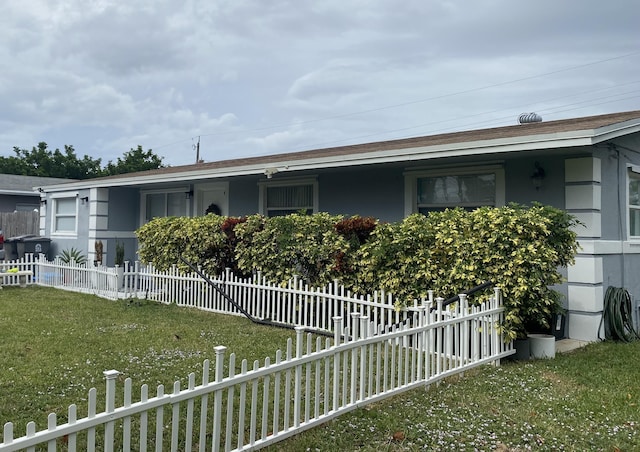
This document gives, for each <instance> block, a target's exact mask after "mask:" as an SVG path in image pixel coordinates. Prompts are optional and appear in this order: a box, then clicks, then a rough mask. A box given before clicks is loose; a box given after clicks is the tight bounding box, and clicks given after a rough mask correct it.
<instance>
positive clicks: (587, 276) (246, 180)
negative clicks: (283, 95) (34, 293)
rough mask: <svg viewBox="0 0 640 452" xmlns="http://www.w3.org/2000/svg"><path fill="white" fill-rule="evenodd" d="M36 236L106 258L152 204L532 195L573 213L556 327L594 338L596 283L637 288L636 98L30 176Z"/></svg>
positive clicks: (308, 203)
mask: <svg viewBox="0 0 640 452" xmlns="http://www.w3.org/2000/svg"><path fill="white" fill-rule="evenodd" d="M42 190H43V193H42V196H43V200H44V202H46V204H43V207H44V208H43V209H42V210H41V235H46V236H47V237H50V238H51V239H52V240H53V243H54V245H55V246H57V247H58V249H64V248H67V247H70V246H74V247H77V248H80V249H83V250H85V251H86V252H87V253H88V255H89V257H90V259H91V257H92V255H93V250H94V244H95V242H96V241H97V240H101V241H102V242H103V243H104V245H105V246H104V249H105V253H106V256H107V257H106V261H107V262H106V263H108V264H113V254H114V252H113V250H114V249H115V241H116V239H117V240H119V241H124V242H125V245H126V258H127V259H134V258H135V250H136V246H137V244H136V240H135V235H134V231H135V230H136V229H137V228H138V227H140V226H141V225H142V224H144V223H146V222H147V221H149V220H150V219H151V218H153V217H157V216H165V215H188V216H195V215H203V214H204V213H205V211H207V209H208V208H211V209H218V210H219V212H220V213H222V214H223V215H233V216H240V215H247V214H253V213H257V212H258V213H262V214H265V215H280V214H286V213H289V212H296V211H299V210H301V209H304V210H306V211H309V212H318V211H326V212H330V213H333V214H347V215H352V214H358V215H363V216H374V217H377V218H380V219H381V220H384V221H397V220H401V219H402V218H403V217H405V216H407V215H409V214H411V213H413V212H428V211H429V210H434V209H435V210H439V209H444V208H446V207H455V206H463V207H466V208H473V207H476V206H482V205H495V206H500V205H504V204H505V203H509V202H517V203H522V204H530V203H531V202H533V201H538V202H540V203H543V204H548V205H552V206H555V207H559V208H562V209H566V210H567V211H569V212H570V213H572V214H573V215H575V216H576V217H577V218H578V219H579V220H580V221H582V223H583V224H584V226H581V227H579V228H578V229H577V232H578V235H579V240H580V245H581V247H582V248H581V251H580V254H579V255H578V257H577V259H576V263H575V265H573V266H571V267H570V268H569V269H568V271H567V284H565V285H563V286H562V287H560V288H559V290H560V291H561V292H563V293H564V294H565V295H566V297H567V298H566V307H567V309H568V313H569V316H568V332H569V336H570V337H572V338H575V339H584V340H596V339H597V335H598V328H599V324H600V318H601V312H602V306H603V296H604V289H605V288H606V286H609V285H613V286H617V287H626V288H627V289H628V290H629V291H630V292H631V293H632V295H633V297H634V299H636V300H637V299H638V298H640V278H638V277H637V268H639V266H640V111H633V112H624V113H616V114H608V115H600V116H592V117H585V118H576V119H568V120H561V121H549V122H537V123H527V124H521V125H514V126H508V127H498V128H491V129H484V130H471V131H465V132H458V133H448V134H442V135H434V136H427V137H419V138H409V139H402V140H393V141H384V142H378V143H367V144H361V145H353V146H344V147H336V148H330V149H319V150H313V151H306V152H296V153H290V154H280V155H270V156H264V157H253V158H243V159H234V160H227V161H221V162H211V163H200V164H194V165H187V166H180V167H169V168H162V169H157V170H151V171H145V172H139V173H133V174H124V175H119V176H113V177H106V178H100V179H91V180H86V181H79V182H72V183H68V184H63V185H46V186H43V187H42Z"/></svg>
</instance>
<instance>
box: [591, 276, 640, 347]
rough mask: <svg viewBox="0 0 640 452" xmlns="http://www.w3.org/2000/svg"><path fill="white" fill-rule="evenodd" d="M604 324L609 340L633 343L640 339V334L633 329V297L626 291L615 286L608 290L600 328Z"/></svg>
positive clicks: (606, 337) (605, 333)
mask: <svg viewBox="0 0 640 452" xmlns="http://www.w3.org/2000/svg"><path fill="white" fill-rule="evenodd" d="M603 323H604V335H605V339H607V340H608V339H612V340H614V341H623V342H631V341H632V340H634V339H640V334H638V332H637V331H636V330H635V328H634V327H633V306H632V302H631V295H630V294H629V292H628V291H627V290H626V289H623V288H620V287H613V286H609V287H608V288H607V292H606V293H605V296H604V311H603V312H602V320H601V321H600V326H602V324H603ZM599 330H600V328H598V331H599ZM599 334H600V333H598V335H599Z"/></svg>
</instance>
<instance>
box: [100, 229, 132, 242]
mask: <svg viewBox="0 0 640 452" xmlns="http://www.w3.org/2000/svg"><path fill="white" fill-rule="evenodd" d="M89 238H90V239H94V240H106V239H137V238H138V236H136V233H135V232H132V231H89Z"/></svg>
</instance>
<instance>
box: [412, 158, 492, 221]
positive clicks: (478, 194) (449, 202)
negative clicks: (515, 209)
mask: <svg viewBox="0 0 640 452" xmlns="http://www.w3.org/2000/svg"><path fill="white" fill-rule="evenodd" d="M405 180H406V185H407V192H408V193H407V201H406V203H405V205H406V209H405V210H406V214H407V215H408V214H411V213H415V212H420V213H425V214H426V213H429V212H434V211H442V210H445V209H448V208H454V207H462V208H464V209H467V210H473V209H476V208H478V207H481V206H500V205H503V204H504V170H503V169H502V167H498V166H491V167H489V166H487V167H479V168H477V169H464V168H453V169H449V170H434V171H423V172H411V173H407V174H406V179H405Z"/></svg>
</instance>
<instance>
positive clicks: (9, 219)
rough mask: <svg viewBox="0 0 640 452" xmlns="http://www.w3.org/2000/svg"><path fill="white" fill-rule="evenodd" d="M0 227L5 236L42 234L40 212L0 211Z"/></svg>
mask: <svg viewBox="0 0 640 452" xmlns="http://www.w3.org/2000/svg"><path fill="white" fill-rule="evenodd" d="M0 229H1V230H2V232H3V233H4V237H5V238H9V237H15V236H18V235H25V234H32V235H40V212H36V211H29V212H0Z"/></svg>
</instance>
